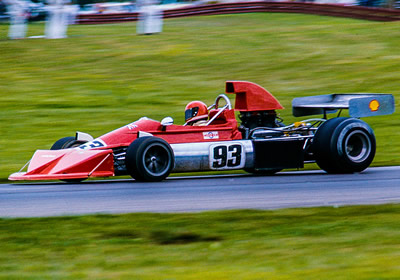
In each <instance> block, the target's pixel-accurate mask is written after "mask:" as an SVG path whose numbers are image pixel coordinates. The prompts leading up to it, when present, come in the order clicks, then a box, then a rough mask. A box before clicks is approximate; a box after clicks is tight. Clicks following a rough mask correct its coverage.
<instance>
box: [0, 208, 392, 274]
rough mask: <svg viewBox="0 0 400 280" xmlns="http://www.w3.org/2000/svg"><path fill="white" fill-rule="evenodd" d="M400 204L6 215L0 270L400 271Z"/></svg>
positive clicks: (0, 227) (1, 224)
mask: <svg viewBox="0 0 400 280" xmlns="http://www.w3.org/2000/svg"><path fill="white" fill-rule="evenodd" d="M399 219H400V206H399V205H383V206H357V207H343V208H308V209H307V208H306V209H287V210H276V211H255V210H245V211H244V210H242V211H221V212H203V213H198V214H125V215H95V216H78V217H58V218H32V219H0V252H1V253H0V279H7V280H8V279H143V280H145V279H149V280H150V279H151V280H153V279H196V280H197V279H218V280H220V279H240V280H247V279H315V280H319V279H399V278H400V265H399V264H400V253H399V252H400V242H399V240H400V224H399V223H398V221H399Z"/></svg>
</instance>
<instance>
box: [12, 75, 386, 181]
mask: <svg viewBox="0 0 400 280" xmlns="http://www.w3.org/2000/svg"><path fill="white" fill-rule="evenodd" d="M226 93H228V94H235V95H236V98H235V99H236V100H235V107H234V108H232V106H231V103H230V100H229V98H228V97H227V96H226V95H225V94H221V95H219V96H218V97H217V98H216V100H215V103H214V104H213V105H212V106H210V107H208V108H207V107H206V106H205V105H204V103H202V102H199V101H197V102H192V103H191V104H189V106H188V107H187V108H186V111H185V115H186V119H187V123H185V124H184V125H174V124H173V120H172V118H170V117H166V118H165V119H163V120H162V121H161V122H158V121H155V120H152V119H148V118H146V117H143V118H141V119H139V120H138V121H135V122H133V123H130V124H128V125H125V126H123V127H121V128H119V129H116V130H114V131H111V132H109V133H107V134H105V135H103V136H100V137H98V138H96V139H93V137H92V136H90V135H89V134H86V133H81V132H77V133H76V136H75V137H65V138H62V139H60V140H58V141H57V142H55V143H54V144H53V146H52V147H51V149H50V150H38V151H36V152H35V154H34V155H33V157H32V159H31V160H30V161H29V165H28V164H26V165H28V168H27V171H26V172H22V170H24V168H25V166H24V167H23V168H22V169H21V170H20V172H18V173H14V174H12V175H10V177H9V180H54V179H59V180H63V181H82V180H84V179H87V178H89V177H108V176H117V175H128V174H129V175H131V176H132V177H133V178H135V179H136V180H138V181H161V180H163V179H165V178H166V177H167V176H168V175H169V174H170V173H171V172H193V171H209V170H234V169H244V170H246V171H248V172H252V173H261V174H273V173H275V172H278V171H280V170H282V169H285V168H302V167H303V166H304V163H309V162H316V163H317V164H318V166H320V167H321V168H322V169H323V170H325V171H326V172H328V173H351V172H361V171H362V170H364V169H366V168H367V167H368V166H369V165H370V164H371V162H372V160H373V158H374V155H375V148H376V142H375V136H374V133H373V131H372V129H371V128H370V126H369V125H368V124H367V123H365V122H364V121H362V120H360V119H359V118H360V117H365V116H376V115H384V114H391V113H393V112H394V98H393V96H392V95H391V94H329V95H321V96H312V97H302V98H295V99H294V100H293V102H292V107H293V114H294V116H306V115H316V114H322V115H323V117H321V118H311V119H307V120H303V121H299V122H295V123H293V124H291V125H287V126H285V125H284V124H283V123H282V122H281V120H280V119H279V118H278V117H277V113H276V110H279V109H283V107H282V106H281V104H280V103H279V102H278V100H277V99H275V98H274V97H273V96H272V95H271V94H270V93H269V92H268V91H267V90H265V89H264V88H262V87H261V86H259V85H257V84H254V83H251V82H245V81H227V82H226ZM222 100H223V101H224V102H223V104H224V106H221V105H220V101H222ZM342 109H349V115H350V116H351V117H349V118H345V117H334V118H331V119H329V120H328V119H327V114H328V113H333V112H337V111H339V114H340V112H341V110H342ZM235 111H239V118H240V124H239V123H238V121H237V120H236V118H235Z"/></svg>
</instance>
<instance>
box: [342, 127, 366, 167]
mask: <svg viewBox="0 0 400 280" xmlns="http://www.w3.org/2000/svg"><path fill="white" fill-rule="evenodd" d="M345 151H346V155H347V157H348V158H349V159H350V160H351V161H352V162H357V163H359V162H363V161H364V160H366V159H367V158H368V156H369V155H370V154H371V141H370V139H369V137H368V135H367V134H366V133H365V132H363V131H352V132H351V133H350V134H349V135H348V137H347V138H346V142H345Z"/></svg>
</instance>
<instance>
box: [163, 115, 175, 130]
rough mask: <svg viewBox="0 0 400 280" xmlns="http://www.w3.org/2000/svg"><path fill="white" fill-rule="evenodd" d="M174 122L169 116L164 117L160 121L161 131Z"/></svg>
mask: <svg viewBox="0 0 400 280" xmlns="http://www.w3.org/2000/svg"><path fill="white" fill-rule="evenodd" d="M173 124H174V119H173V118H171V117H165V118H163V119H162V121H161V125H162V131H165V130H166V129H167V126H169V125H173Z"/></svg>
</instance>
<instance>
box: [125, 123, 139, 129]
mask: <svg viewBox="0 0 400 280" xmlns="http://www.w3.org/2000/svg"><path fill="white" fill-rule="evenodd" d="M127 127H128V128H129V130H133V129H135V128H137V127H138V126H137V125H136V124H133V123H131V124H128V125H127Z"/></svg>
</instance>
